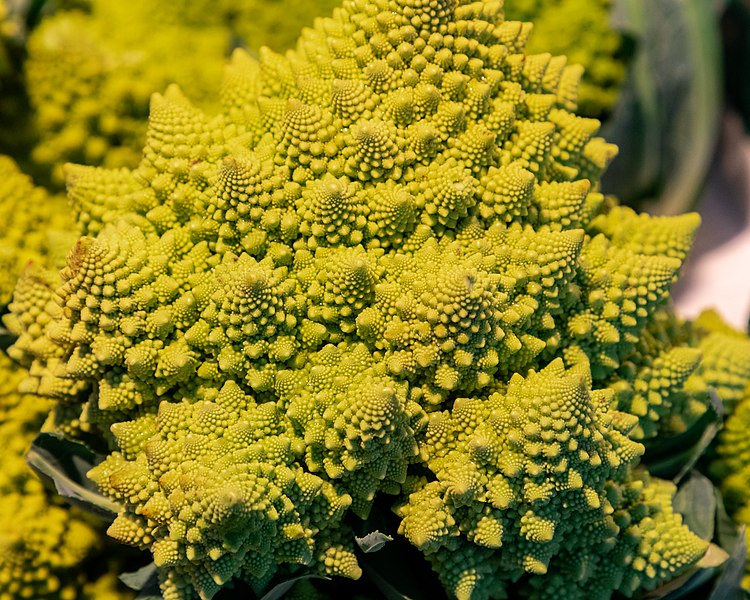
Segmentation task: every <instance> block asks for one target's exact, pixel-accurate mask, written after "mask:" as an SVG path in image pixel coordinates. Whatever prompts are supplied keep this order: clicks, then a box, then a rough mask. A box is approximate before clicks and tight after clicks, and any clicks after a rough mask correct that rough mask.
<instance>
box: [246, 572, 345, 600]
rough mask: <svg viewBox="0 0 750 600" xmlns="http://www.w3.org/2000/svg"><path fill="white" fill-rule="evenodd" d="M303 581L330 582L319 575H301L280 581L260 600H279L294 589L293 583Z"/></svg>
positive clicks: (328, 578) (327, 578)
mask: <svg viewBox="0 0 750 600" xmlns="http://www.w3.org/2000/svg"><path fill="white" fill-rule="evenodd" d="M303 579H322V580H325V581H330V580H331V578H330V577H321V576H320V575H302V576H300V577H295V578H294V579H287V580H286V581H282V582H281V583H279V584H278V585H275V586H274V587H272V588H271V589H270V590H269V591H268V593H266V594H265V595H264V596H263V597H262V598H261V599H260V600H279V599H280V598H283V597H284V595H285V594H286V593H287V592H288V591H289V590H291V589H292V588H293V587H294V584H295V583H297V582H298V581H302V580H303Z"/></svg>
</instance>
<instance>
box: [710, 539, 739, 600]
mask: <svg viewBox="0 0 750 600" xmlns="http://www.w3.org/2000/svg"><path fill="white" fill-rule="evenodd" d="M746 560H747V540H746V538H745V526H744V525H743V526H742V527H741V529H740V533H739V538H738V539H737V543H736V544H735V545H734V549H733V550H732V554H731V556H730V557H729V560H728V561H727V563H726V565H725V566H724V570H723V571H722V573H721V575H720V576H719V579H718V580H717V581H716V585H714V588H713V590H711V595H710V596H709V598H708V600H743V599H744V598H745V592H744V590H743V589H742V578H743V577H744V575H745V561H746Z"/></svg>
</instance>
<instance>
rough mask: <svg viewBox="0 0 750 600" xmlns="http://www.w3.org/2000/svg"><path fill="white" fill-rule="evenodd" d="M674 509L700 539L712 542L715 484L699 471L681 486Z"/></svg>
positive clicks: (674, 502) (714, 516)
mask: <svg viewBox="0 0 750 600" xmlns="http://www.w3.org/2000/svg"><path fill="white" fill-rule="evenodd" d="M673 506H674V509H675V510H676V511H677V512H678V513H680V514H681V515H682V517H683V521H684V523H685V525H687V526H688V527H689V528H690V531H692V532H693V533H694V534H695V535H697V536H698V537H699V538H701V539H703V540H706V541H707V542H710V541H711V540H712V539H713V537H714V526H715V524H716V495H715V491H714V486H713V484H712V483H711V482H710V481H709V480H708V478H706V477H704V476H703V475H701V474H700V473H698V472H697V471H693V472H692V473H691V474H690V477H689V478H688V480H687V481H686V482H685V483H683V484H682V485H681V486H680V489H679V490H678V491H677V493H676V494H675V497H674V501H673Z"/></svg>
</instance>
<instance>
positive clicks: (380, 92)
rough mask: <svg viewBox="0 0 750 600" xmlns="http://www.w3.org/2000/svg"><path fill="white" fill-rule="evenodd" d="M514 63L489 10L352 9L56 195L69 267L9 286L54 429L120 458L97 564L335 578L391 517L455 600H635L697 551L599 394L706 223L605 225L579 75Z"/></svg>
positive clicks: (489, 5)
mask: <svg viewBox="0 0 750 600" xmlns="http://www.w3.org/2000/svg"><path fill="white" fill-rule="evenodd" d="M529 33H530V27H529V26H528V25H525V24H523V23H519V22H513V21H507V20H505V19H504V17H503V8H502V3H500V2H476V3H470V2H458V1H456V0H374V1H370V0H347V1H345V2H344V4H343V6H342V7H341V8H338V9H336V10H335V11H334V13H333V16H332V17H330V18H325V19H319V20H318V21H316V24H315V27H314V28H312V29H308V30H305V31H304V32H303V34H302V37H301V38H300V40H299V42H298V44H297V49H296V50H295V51H290V52H288V53H287V54H286V55H284V56H282V55H279V54H275V53H273V52H272V51H270V50H267V49H265V50H262V51H261V53H260V59H259V60H255V59H253V58H251V57H250V56H249V55H248V54H247V53H244V52H242V51H237V52H236V53H235V54H234V56H233V57H232V61H231V63H230V64H229V65H228V67H227V69H226V74H225V78H224V83H223V84H222V86H221V93H220V99H221V106H222V109H221V111H220V112H219V113H218V114H215V115H213V116H210V115H208V114H206V113H204V112H202V111H201V110H199V109H198V108H196V107H195V106H194V105H193V104H191V103H190V102H189V101H188V100H187V99H186V97H185V96H184V95H183V94H182V93H181V92H180V90H179V89H178V88H177V87H170V88H169V89H168V90H167V92H166V93H165V94H164V95H158V94H157V95H155V96H154V97H153V99H152V102H151V115H150V119H149V129H148V133H147V138H146V145H145V148H144V151H143V159H142V161H141V163H140V164H139V166H138V167H137V168H136V169H134V170H132V171H131V170H127V169H103V168H93V167H81V166H70V167H68V168H67V169H66V175H67V185H68V193H69V198H70V200H71V202H72V203H73V206H74V210H75V212H76V214H77V217H78V222H79V225H80V227H81V230H82V233H83V234H84V237H82V238H81V239H80V240H79V241H78V242H77V243H76V245H75V247H74V248H73V250H72V251H71V253H70V256H69V258H68V263H67V266H66V268H65V269H64V270H63V271H62V274H61V279H60V280H56V276H55V275H50V274H44V273H39V272H38V273H30V274H27V276H25V277H24V278H23V279H22V281H21V283H20V284H19V288H18V291H17V293H16V295H15V297H14V300H13V302H12V304H11V315H10V317H9V318H7V319H6V323H7V325H8V327H9V328H10V329H11V330H12V331H13V332H14V333H15V334H17V335H18V336H19V339H18V342H17V343H16V345H15V346H14V347H13V348H12V349H11V352H12V355H13V356H14V357H15V358H17V359H18V360H20V361H22V362H23V363H24V364H26V365H28V366H29V377H28V378H27V379H26V381H25V382H24V383H23V389H25V390H27V391H30V392H35V393H37V394H41V395H45V396H51V397H53V398H55V399H56V401H57V404H56V409H55V412H54V415H53V418H52V421H51V423H52V425H53V426H54V427H56V428H57V429H58V430H59V431H62V432H64V433H65V434H66V435H70V436H76V435H80V434H82V433H85V434H86V435H87V437H88V438H89V439H91V437H92V436H99V438H100V441H101V442H102V443H109V444H110V447H111V450H112V452H111V454H110V455H109V457H108V458H107V459H106V460H105V461H104V462H103V463H102V464H101V465H99V466H97V467H96V468H95V469H94V470H93V471H92V472H91V474H90V475H91V477H92V478H93V479H94V480H95V481H96V482H97V483H98V485H99V486H100V488H101V489H102V491H103V492H104V493H106V494H107V495H109V496H110V497H112V498H113V499H115V500H116V501H117V502H118V503H119V504H120V505H121V512H120V514H119V515H118V517H117V519H116V520H115V522H114V523H113V525H112V527H111V528H110V534H111V535H112V536H113V537H115V538H116V539H118V540H120V541H122V542H125V543H127V544H131V545H134V546H137V547H140V548H144V549H148V550H150V551H151V552H152V553H153V556H154V561H155V563H156V565H157V568H158V572H159V579H160V583H161V589H162V593H163V596H164V598H165V600H186V599H193V598H198V597H199V598H202V599H207V598H211V597H212V596H213V595H214V594H215V593H216V592H217V591H218V590H219V589H220V588H221V587H222V586H225V585H227V584H229V583H230V582H231V581H232V580H242V581H245V582H247V583H249V584H250V585H251V586H253V587H254V588H255V589H256V590H257V591H261V590H263V589H264V588H265V587H266V586H267V585H268V584H269V582H270V581H271V580H272V578H273V577H274V576H276V575H286V574H289V573H291V572H300V571H301V572H313V573H318V574H323V575H335V576H345V577H353V578H356V577H358V576H359V574H360V567H359V566H358V564H357V560H356V556H355V554H354V552H353V549H352V543H353V534H352V532H351V530H350V525H349V523H350V522H351V521H350V519H355V518H357V517H359V518H363V517H366V516H367V514H368V512H369V511H370V510H371V508H372V503H373V500H374V499H375V498H376V497H377V496H381V495H383V494H391V495H393V497H394V503H395V505H396V507H397V508H396V510H397V513H398V515H400V517H401V532H402V534H403V535H404V536H405V537H406V538H407V539H408V540H409V541H411V542H412V543H413V544H414V545H415V546H416V547H417V548H419V549H420V550H421V551H422V552H423V553H424V554H425V556H426V557H427V558H428V559H429V560H430V561H431V562H432V564H433V566H434V568H435V570H436V571H437V573H438V575H439V576H440V578H441V580H442V582H443V583H444V585H445V587H446V590H447V591H448V593H449V594H450V595H452V596H455V597H458V598H461V599H462V600H468V599H472V600H483V599H485V598H489V597H502V596H503V594H505V593H506V592H507V593H516V592H518V590H522V591H523V593H524V594H526V595H528V596H530V597H539V598H542V597H546V596H545V594H548V592H547V591H545V590H547V589H548V588H547V587H546V584H547V583H549V584H550V585H553V582H554V586H556V587H555V589H561V590H566V596H565V597H566V598H580V599H583V598H587V597H589V596H590V594H591V593H592V590H594V589H595V590H596V593H597V594H600V595H601V597H607V595H611V594H612V593H614V592H615V591H619V592H621V593H623V594H625V595H628V596H632V595H633V594H635V593H637V592H638V590H642V589H653V588H655V587H657V586H659V585H660V584H661V583H663V582H665V581H667V580H670V579H671V578H673V577H676V576H678V575H680V574H682V573H684V572H686V571H688V570H689V569H691V568H692V567H693V566H694V565H695V563H696V562H697V561H698V559H699V558H700V557H701V555H702V553H703V552H704V551H705V548H706V544H705V543H704V542H702V541H701V540H699V539H698V538H697V537H695V536H694V535H693V534H692V533H690V531H689V530H688V529H687V528H686V527H684V526H683V525H682V524H681V521H680V518H679V517H678V516H676V515H674V514H673V513H672V511H671V505H670V498H671V494H672V491H673V489H672V488H671V487H670V485H669V484H666V483H663V482H660V481H658V480H654V479H650V478H649V476H648V474H647V473H645V472H643V471H640V470H638V469H637V465H638V462H639V458H640V456H641V454H642V452H643V447H642V446H641V445H640V443H638V442H636V441H633V440H632V439H631V437H630V436H631V435H633V433H632V432H633V431H635V429H634V428H637V427H640V428H641V429H642V430H643V431H644V432H645V431H646V430H647V429H648V427H653V428H654V429H656V428H658V427H660V426H661V425H660V424H659V423H658V422H657V421H658V420H659V419H660V418H661V417H662V415H661V414H660V413H658V411H655V412H654V413H653V414H652V413H649V412H648V411H647V412H646V414H644V415H640V414H639V415H633V414H627V413H626V412H623V411H621V410H618V409H619V408H620V406H619V405H620V401H619V400H618V399H617V397H616V390H615V389H613V388H614V386H615V383H616V382H618V381H620V377H621V376H620V375H618V372H619V371H620V370H621V369H623V368H624V367H625V365H626V364H627V363H628V361H631V362H632V361H634V360H635V356H636V355H637V354H638V353H639V352H650V351H651V348H652V346H651V345H648V344H643V343H641V342H640V340H641V336H642V335H643V334H644V331H646V330H648V329H649V328H651V329H655V330H658V329H659V327H660V326H661V325H660V324H659V322H658V317H657V316H656V315H657V314H659V313H660V311H663V310H666V309H665V308H664V305H665V303H666V302H667V300H668V296H669V287H670V284H671V283H672V282H673V281H674V279H675V278H676V277H677V275H678V273H679V270H680V267H681V264H682V261H683V259H684V258H685V254H686V252H687V250H688V248H689V246H690V243H691V240H692V235H693V232H694V230H695V227H696V226H697V218H696V217H694V216H687V217H680V218H675V219H666V218H665V219H651V218H648V217H638V216H637V215H635V213H633V212H632V211H629V210H628V209H620V208H616V207H614V206H612V203H611V202H609V201H608V200H606V199H605V198H604V196H603V195H602V194H601V193H600V192H599V191H598V178H599V176H600V174H601V173H602V171H603V170H604V169H605V168H606V166H607V164H608V162H609V161H610V160H611V159H612V158H613V157H614V155H615V153H616V148H614V147H613V146H611V145H610V144H607V143H606V142H605V141H604V140H602V139H601V138H598V137H596V133H597V130H598V125H599V124H598V122H597V121H595V120H592V119H587V118H582V117H578V116H576V115H575V114H574V112H573V111H574V109H575V106H576V90H577V86H578V82H579V80H580V77H581V73H582V71H581V68H580V67H578V66H570V65H567V63H566V59H565V58H562V57H553V56H551V55H550V54H525V53H524V46H525V44H526V41H527V37H528V35H529ZM623 223H626V224H627V227H628V228H630V229H632V230H633V231H635V232H637V235H632V236H628V235H625V234H623V233H621V229H622V227H623V225H622V224H623ZM653 335H657V334H653ZM665 335H666V334H665ZM670 339H671V338H670ZM663 343H664V344H665V345H666V344H668V343H672V341H669V340H667V341H664V342H663ZM674 343H679V340H675V341H674ZM654 347H655V348H656V351H658V350H660V349H661V346H660V345H659V344H655V345H654ZM656 360H657V359H656V357H654V358H643V359H642V361H641V362H642V363H643V364H650V363H649V361H651V362H654V361H656ZM665 368H668V366H667V367H665ZM681 373H682V371H680V374H681ZM679 376H681V375H677V376H676V377H679ZM625 385H626V386H633V385H634V384H633V377H632V376H631V377H630V378H629V379H627V380H626V382H625ZM704 400H705V399H704ZM705 401H707V400H705ZM623 403H624V401H623ZM691 409H692V410H695V411H696V412H700V407H691ZM703 409H704V410H705V405H703ZM645 419H651V420H653V421H654V423H652V424H651V425H648V426H647V425H644V424H643V421H644V420H645ZM649 431H650V430H649ZM642 437H643V436H642ZM394 533H395V532H394ZM571 555H572V556H573V557H572V558H571ZM574 564H575V565H578V568H574ZM550 589H551V588H550ZM558 595H559V594H558Z"/></svg>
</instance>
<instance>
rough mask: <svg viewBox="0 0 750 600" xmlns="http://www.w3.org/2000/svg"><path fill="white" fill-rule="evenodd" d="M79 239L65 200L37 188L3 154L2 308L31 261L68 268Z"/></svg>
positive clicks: (0, 194) (0, 192)
mask: <svg viewBox="0 0 750 600" xmlns="http://www.w3.org/2000/svg"><path fill="white" fill-rule="evenodd" d="M76 237H77V232H76V228H75V224H74V221H73V219H72V218H71V215H70V208H69V207H68V204H67V202H66V201H65V198H63V197H61V196H52V195H50V194H48V193H47V192H46V190H44V188H41V187H37V186H35V185H34V184H33V182H32V181H31V179H30V178H29V177H28V176H26V175H24V174H23V173H22V172H21V171H20V169H19V168H18V166H17V165H16V164H15V162H14V161H13V160H12V159H11V158H9V157H7V156H2V155H0V305H5V304H7V303H8V301H9V300H10V297H11V294H12V293H13V287H14V286H15V283H16V279H17V278H18V276H19V275H20V274H21V271H22V270H23V269H24V267H25V266H26V264H27V263H28V262H29V261H34V262H36V263H39V264H44V265H47V266H49V267H60V266H62V265H64V264H65V256H66V254H67V252H68V249H69V247H70V243H71V242H72V241H74V240H75V239H76Z"/></svg>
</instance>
